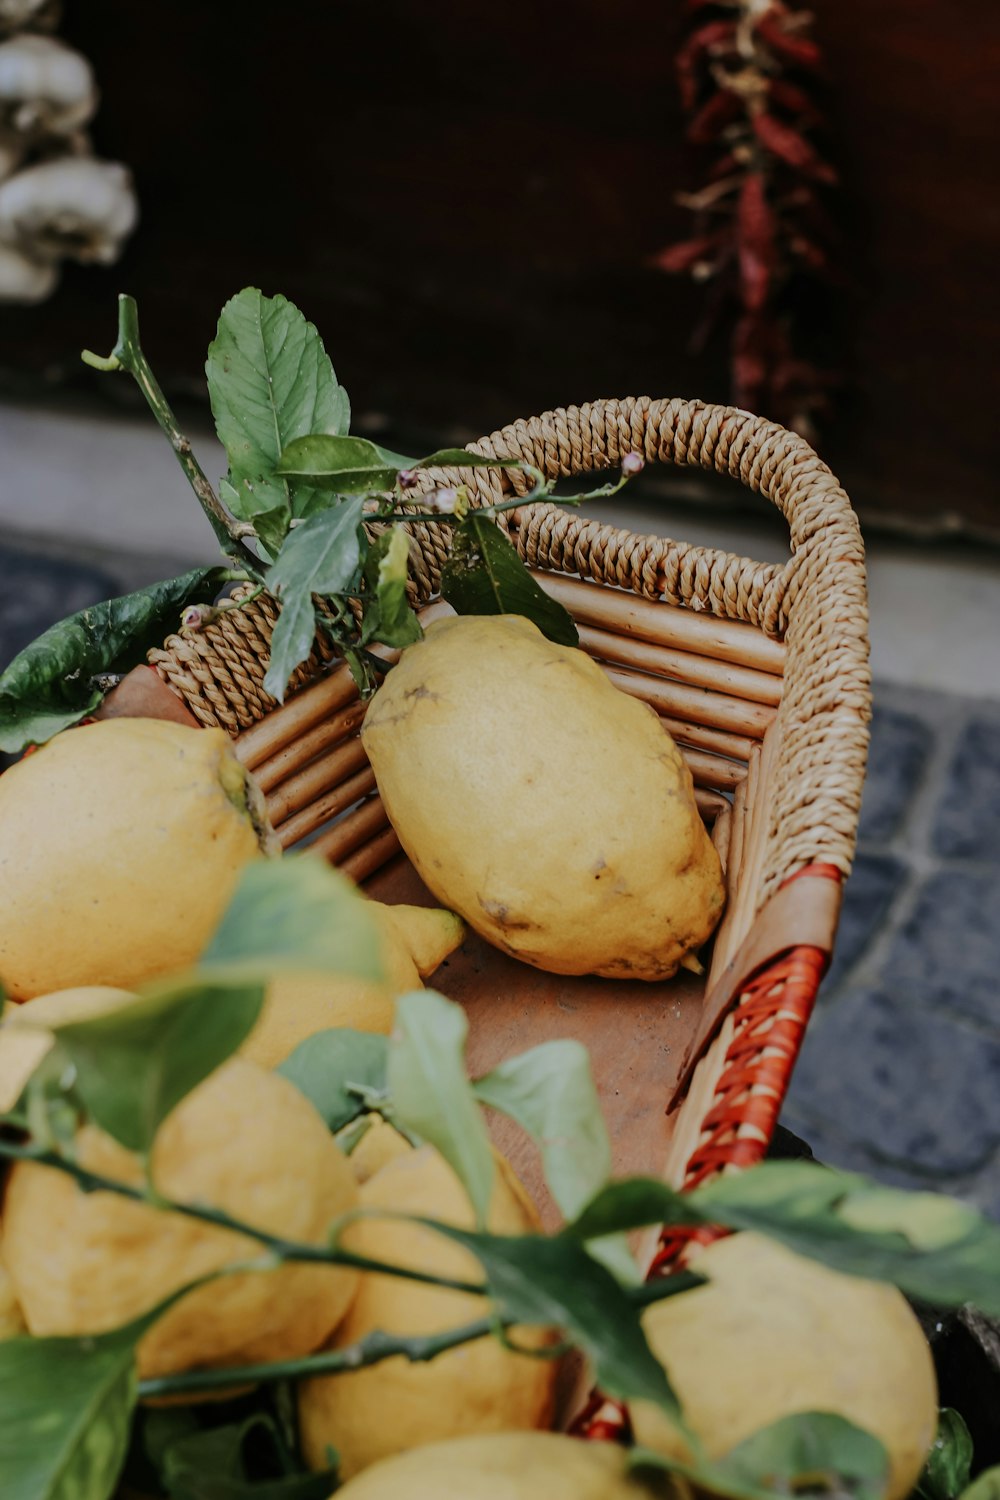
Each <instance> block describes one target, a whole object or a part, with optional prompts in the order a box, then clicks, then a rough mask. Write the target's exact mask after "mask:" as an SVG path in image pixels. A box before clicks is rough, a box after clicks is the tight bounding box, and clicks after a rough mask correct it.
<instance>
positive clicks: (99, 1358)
mask: <svg viewBox="0 0 1000 1500" xmlns="http://www.w3.org/2000/svg"><path fill="white" fill-rule="evenodd" d="M136 1341H137V1334H136V1333H135V1331H134V1329H116V1330H115V1332H114V1333H111V1334H105V1335H104V1336H102V1337H99V1338H86V1339H82V1338H81V1339H69V1338H29V1337H24V1338H15V1339H6V1340H3V1341H0V1475H2V1476H3V1500H108V1497H110V1496H111V1495H112V1494H113V1493H114V1490H115V1486H116V1483H117V1480H118V1475H119V1473H120V1472H121V1468H122V1465H123V1464H124V1462H125V1454H126V1451H127V1448H128V1438H129V1426H130V1423H131V1419H132V1412H133V1409H134V1407H135V1400H136V1371H135V1343H136Z"/></svg>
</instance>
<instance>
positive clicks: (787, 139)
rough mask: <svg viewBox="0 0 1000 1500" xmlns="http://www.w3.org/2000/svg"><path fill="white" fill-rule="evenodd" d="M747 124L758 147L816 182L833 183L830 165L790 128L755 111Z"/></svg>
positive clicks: (774, 118) (835, 177) (803, 137)
mask: <svg viewBox="0 0 1000 1500" xmlns="http://www.w3.org/2000/svg"><path fill="white" fill-rule="evenodd" d="M750 123H751V125H752V126H753V132H754V135H755V136H756V137H757V139H758V140H759V141H760V143H761V145H762V146H765V147H766V148H767V150H768V151H771V152H773V154H774V155H775V156H777V157H778V158H779V159H780V160H781V161H783V162H786V163H787V164H788V166H790V167H796V168H797V169H798V170H799V171H800V172H806V173H808V175H809V176H810V177H814V178H815V179H816V181H817V182H830V183H832V182H836V180H837V174H836V172H835V171H834V170H833V168H832V167H831V166H830V163H829V162H826V161H824V160H823V158H822V157H821V156H820V155H819V153H818V151H817V150H816V148H815V147H814V146H812V145H810V143H809V142H808V141H807V140H806V138H805V136H803V135H800V133H799V132H798V131H797V130H795V129H794V128H793V127H792V126H791V125H786V124H785V122H784V121H783V120H779V119H778V117H777V116H776V115H771V114H768V113H767V111H766V110H760V111H758V113H757V114H755V115H754V116H753V117H752V119H751V122H750Z"/></svg>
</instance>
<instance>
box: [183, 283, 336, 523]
mask: <svg viewBox="0 0 1000 1500" xmlns="http://www.w3.org/2000/svg"><path fill="white" fill-rule="evenodd" d="M205 373H206V375H207V377H208V390H209V396H210V398H211V402H212V412H213V415H214V416H215V426H216V430H217V432H218V434H219V438H220V440H221V442H222V445H223V447H224V448H225V450H226V456H227V458H228V460H229V482H228V487H227V489H226V501H227V503H228V504H229V506H230V507H231V508H232V510H233V513H234V514H235V515H237V516H239V517H240V518H241V519H243V520H249V521H254V522H255V523H257V521H258V518H261V522H262V524H263V533H262V535H263V534H264V533H266V535H265V536H264V540H265V544H266V545H267V546H268V548H269V550H271V551H272V552H273V551H274V550H276V546H275V544H276V543H280V539H281V536H282V535H283V534H284V532H285V531H286V530H287V527H288V521H289V520H290V519H291V517H292V516H307V515H310V514H311V513H312V511H313V510H314V509H315V508H316V507H317V505H320V506H322V505H324V504H325V503H326V502H325V499H324V497H323V496H321V495H319V494H317V492H316V490H315V489H314V488H313V487H312V486H310V485H308V484H296V483H289V482H288V480H286V479H284V478H281V477H279V476H276V475H275V473H274V470H275V466H276V464H277V461H278V458H279V456H280V454H281V452H282V449H283V448H285V447H286V446H287V444H288V443H290V442H292V441H293V440H294V439H295V438H299V437H302V436H303V435H304V434H306V433H310V432H333V433H344V432H346V431H347V429H348V426H349V424H350V415H351V413H350V405H349V403H348V399H347V392H346V391H345V390H344V389H343V387H342V386H340V385H338V384H337V377H336V376H335V375H334V373H333V366H332V364H331V363H330V360H329V358H328V356H327V354H326V351H325V349H324V348H323V341H322V339H321V338H320V336H319V334H318V333H317V332H316V329H315V328H314V327H313V325H312V324H311V323H308V322H307V321H306V319H305V318H304V317H303V315H302V313H300V312H299V310H298V308H297V307H295V306H294V305H293V304H292V303H291V302H289V301H288V300H287V299H286V298H285V297H265V296H263V295H262V294H261V293H260V292H259V291H258V290H257V289H256V288H255V287H246V288H245V289H244V290H243V291H242V292H239V293H237V295H236V296H235V297H233V298H231V300H230V301H229V302H227V303H226V305H225V307H224V308H223V309H222V313H221V315H220V318H219V328H218V333H217V334H216V337H215V339H214V340H213V342H212V343H211V344H210V345H209V350H208V361H207V363H206V365H205ZM264 518H266V521H264Z"/></svg>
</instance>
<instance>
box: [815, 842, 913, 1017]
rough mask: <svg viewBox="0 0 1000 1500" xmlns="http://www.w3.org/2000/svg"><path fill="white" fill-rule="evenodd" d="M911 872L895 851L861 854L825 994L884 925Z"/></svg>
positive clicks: (847, 895)
mask: <svg viewBox="0 0 1000 1500" xmlns="http://www.w3.org/2000/svg"><path fill="white" fill-rule="evenodd" d="M908 874H909V867H908V866H907V865H906V864H905V863H904V862H903V861H902V860H899V859H896V858H894V857H893V856H892V855H891V854H866V853H861V854H859V855H858V856H857V859H856V860H855V862H854V869H853V870H852V871H851V878H850V880H848V882H847V884H846V885H845V887H844V904H843V906H842V907H841V911H840V922H839V923H838V926H837V941H836V943H835V945H834V950H833V962H832V964H831V965H830V969H829V972H828V973H827V976H826V978H825V979H824V981H823V994H824V996H827V995H829V994H830V993H831V992H832V991H833V990H835V989H836V988H837V986H838V985H839V984H840V982H841V981H842V980H843V979H844V978H846V976H847V974H848V973H849V972H850V970H851V969H852V968H853V967H854V965H855V964H856V963H857V961H858V959H859V958H860V957H861V955H862V954H863V953H864V951H865V949H866V948H867V947H868V945H869V943H870V942H871V941H872V939H873V938H874V937H875V936H876V934H877V933H878V931H879V929H880V928H881V927H882V926H883V924H884V923H885V920H886V917H887V916H888V914H889V910H890V908H891V906H892V903H893V900H894V898H895V896H896V894H897V892H898V891H900V890H901V889H902V887H903V885H904V883H905V881H906V879H907V876H908Z"/></svg>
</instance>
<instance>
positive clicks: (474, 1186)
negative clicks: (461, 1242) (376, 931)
mask: <svg viewBox="0 0 1000 1500" xmlns="http://www.w3.org/2000/svg"><path fill="white" fill-rule="evenodd" d="M468 1029H469V1025H468V1022H467V1021H466V1019H465V1012H464V1011H463V1010H462V1008H461V1006H460V1005H455V1004H453V1003H452V1001H450V1000H446V999H445V997H444V996H443V995H439V994H438V993H437V992H436V991H435V990H415V991H414V992H413V993H412V994H409V995H403V996H401V997H400V998H399V999H398V1000H397V1001H396V1029H395V1031H394V1032H393V1035H392V1039H391V1041H390V1043H389V1069H388V1084H389V1096H390V1098H391V1099H392V1104H393V1109H394V1110H395V1112H396V1114H397V1115H398V1116H399V1119H400V1120H401V1122H402V1124H403V1125H404V1126H405V1127H406V1128H407V1129H408V1130H412V1131H413V1132H414V1134H416V1135H419V1136H420V1137H421V1138H422V1139H423V1140H425V1141H429V1142H430V1144H431V1145H432V1146H435V1147H436V1148H437V1150H438V1151H440V1153H441V1155H442V1156H443V1157H444V1159H445V1161H446V1162H447V1163H448V1165H449V1166H450V1167H451V1168H452V1169H453V1171H454V1172H455V1174H456V1176H457V1177H458V1178H459V1180H460V1182H461V1183H462V1186H463V1187H464V1188H465V1190H466V1192H467V1193H468V1195H469V1198H470V1200H471V1202H472V1206H473V1208H474V1209H475V1211H476V1222H477V1223H479V1224H485V1222H486V1214H487V1210H488V1208H489V1203H490V1195H491V1193H492V1191H493V1175H494V1171H495V1167H494V1161H493V1152H492V1150H491V1149H490V1141H489V1136H488V1135H487V1133H486V1126H485V1124H484V1122H483V1117H482V1115H481V1113H480V1111H479V1106H478V1105H477V1104H476V1100H475V1096H474V1094H473V1092H472V1085H471V1084H470V1082H469V1080H468V1078H467V1076H466V1072H465V1038H466V1035H467V1033H468Z"/></svg>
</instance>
